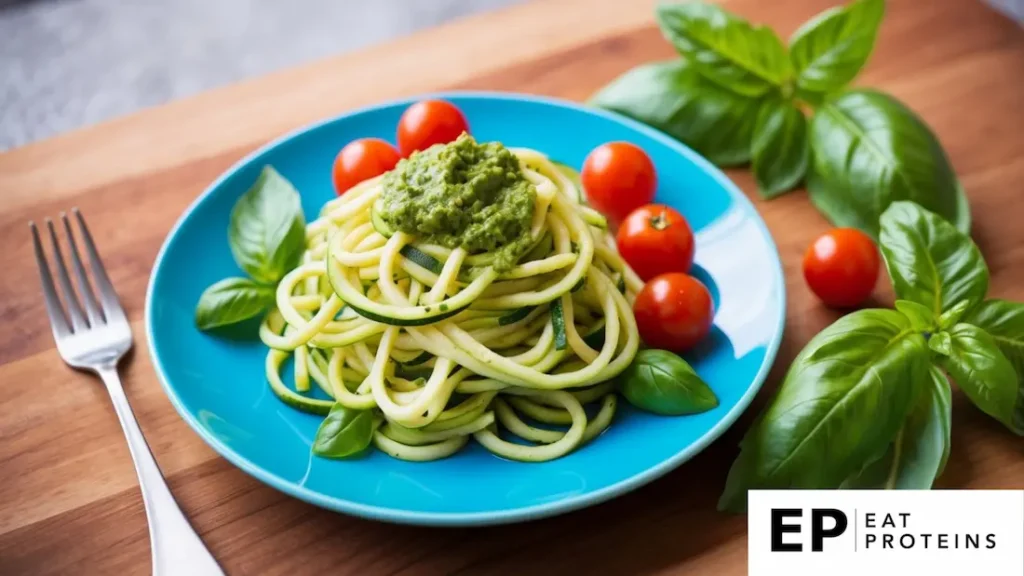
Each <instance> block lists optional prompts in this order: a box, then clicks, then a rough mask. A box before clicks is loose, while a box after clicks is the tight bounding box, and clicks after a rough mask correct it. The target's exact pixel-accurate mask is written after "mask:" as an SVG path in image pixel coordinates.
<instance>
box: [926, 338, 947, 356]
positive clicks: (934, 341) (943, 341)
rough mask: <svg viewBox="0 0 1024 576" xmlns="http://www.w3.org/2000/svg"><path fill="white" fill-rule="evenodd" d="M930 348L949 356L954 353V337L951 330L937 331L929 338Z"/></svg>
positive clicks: (941, 354) (940, 354)
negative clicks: (950, 332) (950, 333)
mask: <svg viewBox="0 0 1024 576" xmlns="http://www.w3.org/2000/svg"><path fill="white" fill-rule="evenodd" d="M928 348H929V349H930V350H931V351H932V352H935V353H936V354H938V355H939V356H949V355H950V354H952V353H953V337H952V336H950V335H949V332H936V333H935V334H932V336H931V338H929V339H928Z"/></svg>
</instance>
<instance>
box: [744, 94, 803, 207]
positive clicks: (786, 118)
mask: <svg viewBox="0 0 1024 576" xmlns="http://www.w3.org/2000/svg"><path fill="white" fill-rule="evenodd" d="M751 155H752V156H753V159H754V166H753V168H754V177H755V178H756V179H757V188H758V190H759V191H760V192H761V196H763V197H764V198H774V197H776V196H778V195H780V194H783V193H785V192H788V191H790V190H792V189H793V188H795V187H796V186H797V185H799V184H800V181H801V180H803V179H804V174H806V173H807V162H808V147H807V118H805V117H804V113H803V112H802V111H801V110H800V109H799V108H797V107H796V105H794V104H793V103H792V102H785V101H781V100H769V101H768V102H765V104H764V106H762V107H761V112H760V113H759V114H758V116H757V123H756V124H755V127H754V142H753V145H752V149H751Z"/></svg>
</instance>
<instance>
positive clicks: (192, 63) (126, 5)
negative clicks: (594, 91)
mask: <svg viewBox="0 0 1024 576" xmlns="http://www.w3.org/2000/svg"><path fill="white" fill-rule="evenodd" d="M518 1H521V0H289V1H284V0H0V150H6V149H9V148H13V147H15V146H21V145H24V144H27V143H29V142H33V141H36V140H40V139H43V138H47V137H49V136H53V135H55V134H59V133H61V132H66V131H68V130H72V129H74V128H78V127H80V126H83V125H87V124H94V123H96V122H100V121H102V120H106V119H108V118H112V117H114V116H120V115H123V114H126V113H128V112H132V111H134V110H137V109H139V108H143V107H146V106H153V105H157V104H162V103H164V102H167V101H169V100H173V99H176V98H181V97H184V96H188V95H190V94H195V93H197V92H201V91H203V90H208V89H210V88H214V87H216V86H221V85H224V84H230V83H232V82H236V81H238V80H241V79H244V78H248V77H252V76H258V75H261V74H265V73H267V72H271V71H273V70H278V69H281V68H287V67H289V66H294V65H297V64H301V63H303V62H307V61H310V60H314V59H316V58H321V57H324V56H328V55H332V54H337V53H340V52H346V51H350V50H353V49H356V48H360V47H363V46H366V45H369V44H374V43H377V42H382V41H385V40H388V39H390V38H394V37H396V36H401V35H404V34H408V33H410V32H413V31H416V30H418V29H421V28H426V27H430V26H435V25H437V24H441V23H443V22H446V21H448V20H452V19H455V18H458V17H460V16H465V15H469V14H473V13H476V12H481V11H484V10H490V9H494V8H498V7H501V6H506V5H509V4H512V3H514V2H518ZM623 1H628V0H623Z"/></svg>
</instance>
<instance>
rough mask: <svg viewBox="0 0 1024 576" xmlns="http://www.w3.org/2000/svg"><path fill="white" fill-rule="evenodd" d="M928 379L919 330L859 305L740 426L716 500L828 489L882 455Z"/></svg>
mask: <svg viewBox="0 0 1024 576" xmlns="http://www.w3.org/2000/svg"><path fill="white" fill-rule="evenodd" d="M927 377H928V347H927V344H926V343H925V340H924V337H923V336H921V334H919V333H917V332H915V331H914V330H913V329H911V327H910V322H909V320H907V318H906V317H905V316H903V315H902V314H900V313H899V312H897V311H895V310H877V309H871V310H859V311H857V312H853V313H851V314H848V315H846V316H844V317H842V318H840V319H839V320H837V321H836V322H835V323H834V324H832V325H831V326H829V327H828V328H826V329H825V330H823V331H822V332H821V333H819V334H818V335H817V336H815V337H814V338H813V339H811V341H810V343H808V344H807V346H806V347H805V348H804V349H803V350H802V351H801V352H800V354H799V355H798V356H797V358H796V360H794V361H793V364H792V365H791V366H790V368H789V372H788V373H787V374H786V378H785V380H784V381H783V383H782V386H781V388H780V389H779V391H778V394H777V395H776V396H775V398H774V399H773V400H772V401H771V403H770V404H769V405H768V407H767V408H766V409H765V411H764V412H763V413H762V414H761V416H760V417H759V418H758V420H757V421H756V422H755V423H754V425H753V426H752V427H751V428H750V430H749V431H748V432H747V434H746V436H745V437H744V438H743V441H742V443H741V444H740V447H741V451H740V455H739V457H738V458H737V460H736V462H734V463H733V466H732V469H731V470H730V471H729V478H728V480H727V481H726V487H725V492H724V493H723V494H722V498H721V500H720V501H719V507H720V508H722V509H729V510H743V509H744V508H745V506H746V492H747V490H749V489H754V488H806V489H827V488H836V487H838V486H839V485H840V484H842V482H843V481H845V480H846V479H847V478H849V477H850V476H851V475H852V474H853V473H855V472H856V471H858V470H859V469H860V468H861V467H862V466H863V465H864V463H865V462H867V461H869V459H870V458H872V457H875V456H878V455H879V454H882V453H884V450H885V449H886V447H887V446H888V445H889V444H890V443H891V442H892V440H893V438H895V436H896V432H897V431H898V430H899V429H900V427H901V426H902V425H903V421H904V419H905V418H906V416H907V414H908V412H909V411H910V406H911V402H912V401H913V399H914V397H915V395H916V394H915V387H914V385H913V383H915V382H923V381H924V380H925V378H927Z"/></svg>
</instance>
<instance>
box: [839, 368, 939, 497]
mask: <svg viewBox="0 0 1024 576" xmlns="http://www.w3.org/2000/svg"><path fill="white" fill-rule="evenodd" d="M924 384H925V385H924V386H920V387H919V388H920V389H919V391H918V397H917V398H916V399H915V400H914V404H913V407H912V408H911V409H910V414H908V415H907V419H906V420H904V421H903V426H902V427H901V428H900V430H899V432H897V433H896V438H895V439H894V440H893V442H892V444H891V445H890V446H889V449H888V450H886V452H885V454H884V455H883V456H882V457H881V458H879V459H878V460H875V461H873V462H871V463H869V464H868V465H867V466H865V467H864V469H862V470H861V471H860V472H858V473H857V474H855V475H854V476H853V477H851V478H849V479H848V480H847V481H846V482H844V483H843V485H842V488H864V489H871V490H878V489H883V490H891V489H898V490H928V489H930V488H931V487H932V484H934V483H935V479H936V478H938V477H939V475H941V474H942V471H943V469H944V468H945V467H946V461H947V460H948V459H949V445H950V444H949V432H950V427H951V419H952V392H951V391H950V389H949V381H947V380H946V375H945V374H943V373H942V371H941V370H939V369H938V368H936V367H934V366H932V367H931V368H930V370H929V372H928V376H927V381H926V382H925V383H924Z"/></svg>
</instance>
